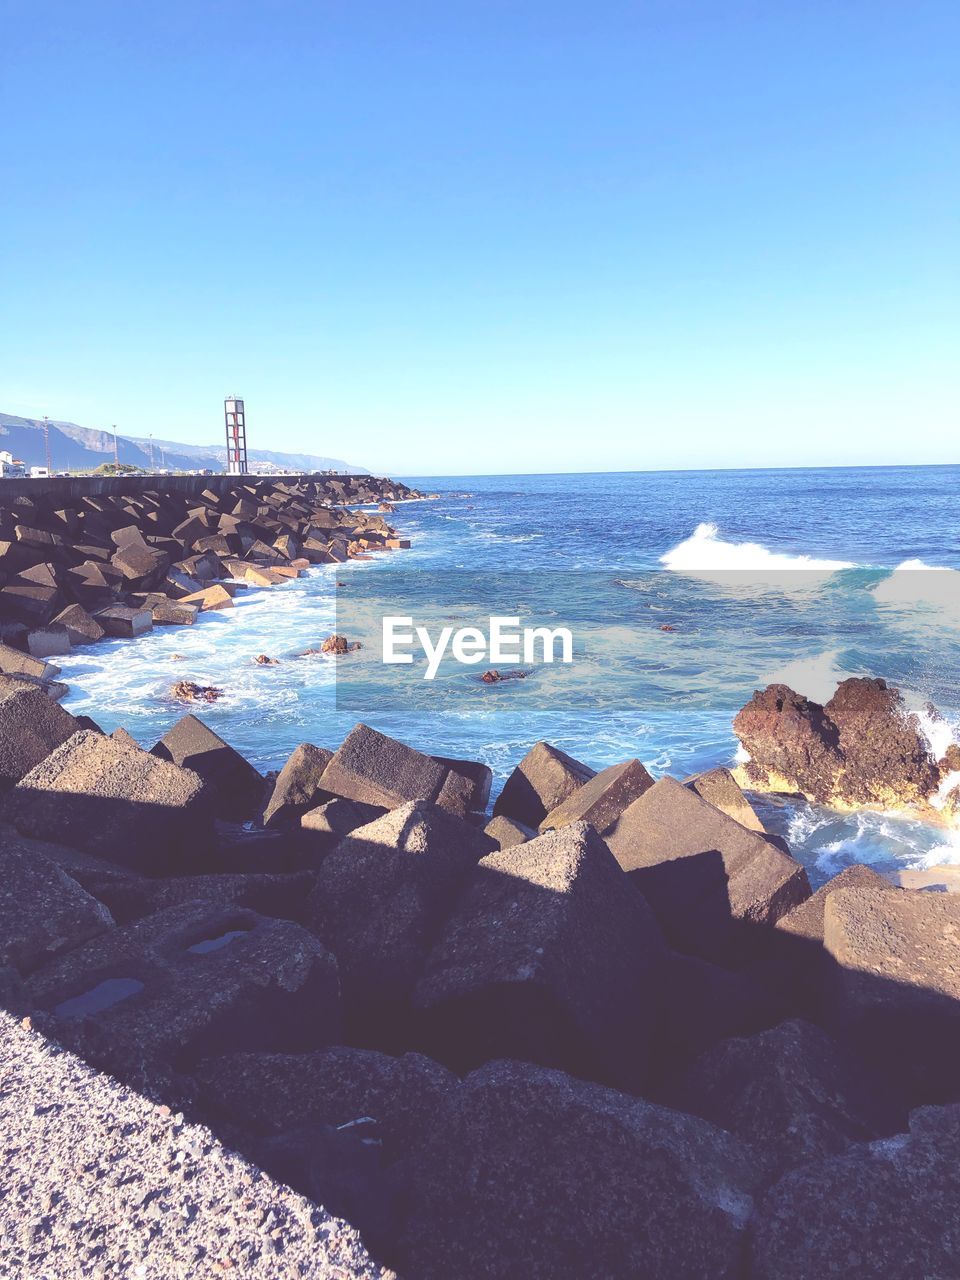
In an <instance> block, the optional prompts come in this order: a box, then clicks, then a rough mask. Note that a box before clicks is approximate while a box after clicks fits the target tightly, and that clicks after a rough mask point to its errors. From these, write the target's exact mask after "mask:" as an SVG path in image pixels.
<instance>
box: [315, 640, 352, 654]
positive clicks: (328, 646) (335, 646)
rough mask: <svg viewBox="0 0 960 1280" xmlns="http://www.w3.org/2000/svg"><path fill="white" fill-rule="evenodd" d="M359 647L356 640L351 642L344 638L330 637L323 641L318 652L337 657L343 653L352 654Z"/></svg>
mask: <svg viewBox="0 0 960 1280" xmlns="http://www.w3.org/2000/svg"><path fill="white" fill-rule="evenodd" d="M360 647H361V646H360V642H359V641H358V640H355V641H353V642H351V641H349V640H348V639H347V637H346V636H341V635H332V636H327V638H326V640H324V642H323V644H322V645H321V646H320V652H321V653H333V654H338V655H339V654H344V653H353V652H354V651H355V650H357V649H359V648H360Z"/></svg>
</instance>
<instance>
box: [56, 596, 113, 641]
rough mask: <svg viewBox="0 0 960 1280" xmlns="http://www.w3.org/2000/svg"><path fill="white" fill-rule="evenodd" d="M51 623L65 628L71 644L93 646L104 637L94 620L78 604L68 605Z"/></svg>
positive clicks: (101, 628) (99, 626)
mask: <svg viewBox="0 0 960 1280" xmlns="http://www.w3.org/2000/svg"><path fill="white" fill-rule="evenodd" d="M53 621H54V622H55V623H57V622H58V623H60V625H61V626H63V627H66V629H67V635H68V636H69V637H70V643H71V644H95V643H96V642H97V641H98V640H102V639H103V637H104V636H105V635H106V632H105V631H104V629H103V627H101V625H100V623H99V622H97V620H96V618H94V617H92V616H91V614H89V613H88V612H87V611H86V609H84V607H83V606H82V605H79V604H68V605H67V607H66V608H65V609H63V610H61V612H60V613H58V614H57V616H56V617H55V618H54V620H53Z"/></svg>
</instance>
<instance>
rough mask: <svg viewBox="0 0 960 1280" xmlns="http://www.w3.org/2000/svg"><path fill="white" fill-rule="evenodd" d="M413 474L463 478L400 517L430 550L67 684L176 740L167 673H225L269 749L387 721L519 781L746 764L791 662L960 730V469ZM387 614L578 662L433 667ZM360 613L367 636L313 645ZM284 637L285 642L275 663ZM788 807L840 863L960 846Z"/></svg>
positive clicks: (238, 705) (228, 733)
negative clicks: (543, 626) (537, 758)
mask: <svg viewBox="0 0 960 1280" xmlns="http://www.w3.org/2000/svg"><path fill="white" fill-rule="evenodd" d="M403 478H404V479H407V480H409V481H410V482H411V483H413V484H415V485H417V486H418V487H419V488H421V489H425V490H429V491H437V492H440V494H441V498H440V500H439V501H433V502H427V501H424V502H414V503H407V504H403V505H401V506H399V507H398V508H397V512H396V514H395V516H394V517H392V519H393V522H394V523H395V524H396V525H397V526H398V527H399V528H400V530H401V532H402V533H403V534H404V535H409V536H410V537H411V538H412V539H413V547H412V549H411V550H410V551H407V552H401V553H392V554H388V555H382V556H379V557H378V558H376V559H374V560H371V561H367V562H356V563H352V564H349V565H346V566H339V567H333V568H327V567H323V568H317V569H314V570H311V572H310V573H309V575H308V576H306V577H304V578H302V579H300V580H299V581H296V582H292V583H289V584H287V585H285V586H282V587H276V588H273V589H271V590H269V591H250V592H248V593H245V594H244V595H243V597H242V598H238V607H237V608H235V609H234V610H232V611H230V612H228V613H225V614H218V615H206V616H205V617H204V618H203V619H202V621H201V622H200V623H199V624H198V625H197V626H195V627H193V628H165V629H158V630H157V631H155V632H154V633H153V634H152V635H151V636H148V637H146V638H144V639H142V640H140V641H137V642H136V643H133V644H128V643H124V642H120V641H109V642H106V643H104V644H102V645H99V646H96V647H95V648H92V649H86V650H81V651H79V652H78V653H76V654H75V655H73V656H71V657H70V658H69V659H67V660H65V661H64V663H63V667H64V678H66V679H67V680H68V681H69V682H70V684H71V690H72V692H71V695H70V698H69V700H68V702H67V704H66V705H68V706H69V707H70V709H71V710H73V711H75V712H81V711H83V712H86V713H88V714H90V715H93V716H94V717H95V718H96V719H97V720H98V721H99V722H100V723H101V724H102V725H103V726H104V727H105V728H107V729H111V728H113V727H115V726H116V725H118V724H123V725H125V726H126V727H127V728H128V729H130V731H131V732H132V733H133V734H134V736H135V737H137V738H138V739H139V740H140V741H141V742H143V743H144V744H145V745H151V744H152V742H153V741H155V740H156V738H157V737H159V736H160V735H161V734H162V733H163V732H164V731H165V729H166V728H167V727H169V725H170V724H171V723H172V722H173V721H174V720H176V719H177V717H178V716H179V715H180V714H182V712H183V708H182V707H180V706H179V705H177V704H175V703H173V702H171V701H170V700H169V698H168V696H167V693H168V690H169V687H170V685H171V683H172V682H173V681H174V680H176V679H181V678H186V679H191V680H196V681H198V682H199V683H203V684H216V685H219V686H222V687H223V688H224V689H225V691H226V693H225V697H224V698H223V699H222V700H221V701H220V702H217V703H215V704H211V705H209V706H204V707H203V709H202V712H201V714H202V715H203V716H204V718H205V719H207V720H208V721H209V722H210V724H211V725H212V726H213V727H214V728H215V729H216V730H217V731H218V732H219V733H221V734H222V735H223V736H224V737H225V738H226V739H228V740H229V741H230V742H232V743H233V744H234V745H235V746H237V748H238V749H239V750H241V751H243V752H244V753H245V754H246V755H248V756H249V758H250V759H251V760H253V761H254V763H255V764H257V765H258V766H259V767H260V768H262V769H268V768H276V767H279V765H280V764H281V763H282V762H283V759H284V758H285V756H286V755H287V754H288V753H289V751H290V750H291V749H292V748H293V747H294V746H295V745H296V744H297V743H298V742H301V741H305V740H306V741H313V742H316V743H320V744H324V745H331V746H334V745H336V743H337V742H338V741H339V740H340V739H341V738H342V737H343V735H344V734H345V733H346V731H347V730H348V729H349V728H350V726H351V725H352V724H353V723H355V722H356V720H358V719H363V720H365V721H367V722H368V723H371V724H373V725H375V726H376V727H377V728H380V729H382V730H383V731H384V732H387V733H392V734H395V735H396V736H398V737H401V738H403V739H404V740H406V741H408V742H410V743H411V744H412V745H414V746H417V747H420V748H422V749H427V750H430V751H433V752H435V753H437V754H446V755H463V756H472V757H476V758H479V759H483V760H485V761H486V762H487V763H489V764H490V765H491V767H492V768H493V770H494V773H495V776H496V779H497V785H499V784H500V783H502V780H503V778H504V777H505V776H506V774H507V773H508V772H509V769H510V768H511V767H512V765H513V764H514V763H515V762H516V760H517V759H518V758H519V756H520V755H522V754H523V752H524V751H525V750H526V749H527V748H528V747H529V745H530V744H531V743H532V742H533V741H535V740H536V739H537V738H546V739H548V740H549V741H552V742H554V743H556V744H557V745H559V746H562V747H563V748H564V749H566V750H568V751H570V752H572V753H573V754H574V755H576V756H578V757H580V758H582V759H584V760H585V761H587V762H588V763H589V764H591V765H593V766H594V767H602V766H604V765H606V764H610V763H613V762H614V761H616V760H619V759H623V758H625V757H626V756H630V755H639V756H640V757H641V759H643V760H644V762H645V763H646V764H647V765H648V767H650V768H651V770H652V771H653V772H655V773H663V772H670V773H674V774H676V775H678V776H682V775H684V774H686V773H688V772H691V771H693V770H695V769H699V768H703V767H707V766H710V765H714V764H718V763H731V762H732V761H733V760H734V758H735V755H736V750H737V743H736V740H735V738H734V737H733V734H732V731H731V728H730V724H731V720H732V718H733V716H734V714H735V713H736V711H737V710H738V708H739V707H740V706H741V705H742V704H743V702H744V701H746V700H747V699H748V698H749V696H750V694H751V693H752V692H753V690H754V689H756V688H761V687H763V685H765V684H767V683H769V682H770V681H771V680H772V679H775V678H776V679H785V680H786V681H787V682H788V683H791V684H793V685H794V687H797V688H799V689H801V691H802V692H805V693H807V694H808V695H809V696H811V697H815V698H817V699H820V700H824V699H826V698H827V697H829V695H830V693H831V692H832V689H833V687H834V686H835V684H836V682H837V680H838V679H841V678H843V676H844V675H847V674H854V675H861V674H864V675H878V676H883V677H885V678H886V679H887V680H888V681H890V682H891V683H895V684H897V685H899V686H901V687H902V688H904V689H905V690H906V691H907V692H908V694H909V696H910V699H911V705H913V706H915V708H916V709H917V711H918V713H920V714H921V716H922V717H923V719H924V723H925V724H926V725H927V727H928V730H929V732H930V734H931V736H932V737H933V738H934V739H935V740H937V741H942V740H946V738H947V737H949V736H950V734H951V732H955V726H956V723H957V721H958V720H960V483H958V482H960V468H957V467H923V468H907V467H905V468H871V469H832V470H803V471H751V472H734V471H730V472H674V473H635V474H610V475H602V474H597V475H584V476H568V475H563V476H559V475H558V476H551V475H544V476H517V477H510V476H497V477H458V478H456V479H443V478H442V477H403ZM338 582H339V583H342V584H344V585H342V586H340V587H339V588H338V587H337V585H336V584H337V583H338ZM338 597H339V600H338ZM338 605H339V610H338ZM383 612H390V613H403V614H407V615H410V616H414V617H415V618H416V620H417V621H418V622H420V621H422V622H424V623H425V624H426V623H431V624H436V625H440V624H442V623H449V624H450V625H455V626H463V625H467V624H475V623H482V622H484V621H485V619H486V617H487V615H488V614H489V613H502V614H510V615H517V616H520V617H521V618H522V620H523V622H524V624H526V623H528V622H529V623H536V624H539V623H549V624H550V625H551V626H557V625H567V626H568V627H569V628H570V629H571V631H572V632H573V634H574V637H575V655H574V658H575V660H574V662H573V663H572V664H571V665H570V666H559V665H555V666H552V667H537V668H536V669H533V670H531V672H530V674H529V676H528V678H527V679H525V680H522V681H521V680H517V681H510V682H504V683H502V684H499V685H485V684H483V683H482V682H480V681H479V679H478V674H479V671H481V670H482V669H483V666H482V665H481V666H479V667H469V668H468V667H463V666H461V665H459V664H456V663H452V662H449V661H448V662H446V663H444V664H443V666H442V667H441V670H440V672H439V674H438V676H437V679H436V680H434V681H424V680H423V679H422V674H423V663H422V662H418V663H415V664H413V665H412V666H410V667H385V666H383V664H382V663H381V662H380V656H379V653H378V646H377V635H376V634H375V632H376V630H377V628H378V626H379V621H378V620H379V616H380V614H381V613H383ZM335 625H337V626H339V629H340V630H343V631H345V632H347V634H348V635H349V636H350V637H351V638H360V639H362V640H363V642H364V648H363V649H362V650H361V651H360V653H358V654H354V655H351V656H350V657H348V658H345V659H340V660H334V659H331V658H329V657H326V656H314V657H296V656H295V655H296V654H298V653H300V652H302V651H303V650H304V649H306V648H310V647H316V646H317V645H318V644H319V642H320V641H321V640H322V639H323V637H324V636H325V635H327V634H328V633H329V632H330V631H331V630H333V629H334V626H335ZM664 627H669V628H671V629H670V630H663V629H662V628H664ZM258 653H267V654H268V655H270V656H276V657H278V658H280V659H281V661H280V664H279V665H278V666H275V667H261V666H257V665H256V664H255V663H254V662H253V658H254V656H255V655H256V654H258ZM175 654H179V655H182V657H181V660H175V659H174V655H175ZM521 665H522V664H521ZM338 671H339V673H340V674H339V680H338V678H337V672H338ZM338 685H339V687H338ZM930 702H932V703H933V704H934V705H935V706H936V707H937V708H938V709H939V711H940V712H941V713H942V714H943V716H944V717H945V719H944V720H943V721H939V722H938V721H937V720H936V719H934V718H933V717H931V715H930V713H929V709H928V706H927V704H928V703H930ZM764 814H765V818H766V820H767V821H768V823H769V825H770V826H771V827H772V828H773V829H775V830H777V831H779V832H780V833H781V834H784V835H785V836H786V837H787V838H788V839H789V840H790V841H791V844H792V846H793V847H794V850H795V852H796V853H797V854H798V856H800V857H802V858H803V859H804V860H805V861H806V862H807V863H808V865H809V866H810V868H811V872H812V874H813V876H814V878H815V879H822V878H823V877H824V876H826V875H827V874H830V873H832V872H833V871H835V870H837V869H839V868H841V867H842V866H844V865H846V864H848V863H849V862H852V861H870V862H873V863H875V864H877V865H879V866H892V865H910V866H916V865H924V864H928V863H934V862H938V861H949V860H960V841H958V839H957V837H956V835H955V833H949V832H945V831H943V830H938V829H934V828H929V827H924V826H922V825H921V824H918V823H915V822H912V821H908V820H904V819H902V818H896V817H892V816H889V815H882V814H862V815H858V816H856V817H850V816H840V815H837V814H833V813H831V812H829V811H826V810H822V809H818V808H815V807H813V806H807V805H800V806H796V805H789V806H787V805H772V804H769V803H767V804H766V805H765V809H764Z"/></svg>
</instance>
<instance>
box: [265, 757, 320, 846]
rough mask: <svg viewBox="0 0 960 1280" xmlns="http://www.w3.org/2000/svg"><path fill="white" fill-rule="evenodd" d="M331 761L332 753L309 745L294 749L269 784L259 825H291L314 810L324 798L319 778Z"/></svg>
mask: <svg viewBox="0 0 960 1280" xmlns="http://www.w3.org/2000/svg"><path fill="white" fill-rule="evenodd" d="M332 758H333V752H332V751H328V750H327V749H326V748H325V747H315V746H313V744H312V743H310V742H302V743H301V744H300V746H299V747H296V748H295V749H294V750H293V751H292V752H291V754H290V755H289V756H288V757H287V762H286V764H285V765H284V766H283V768H282V769H281V770H280V772H279V774H278V775H277V778H276V781H275V782H274V784H273V789H272V791H271V792H270V798H269V799H268V801H267V804H266V807H265V808H264V811H263V819H262V821H263V825H264V826H265V827H275V826H284V825H292V824H295V823H296V822H297V820H298V819H299V818H300V817H301V816H302V815H303V814H304V813H306V812H307V810H308V809H311V808H313V807H315V806H316V805H317V804H318V803H319V802H320V799H321V798H324V797H325V793H324V792H323V791H322V790H321V787H320V778H321V776H322V774H323V771H324V769H326V767H327V765H328V764H329V763H330V761H331V760H332Z"/></svg>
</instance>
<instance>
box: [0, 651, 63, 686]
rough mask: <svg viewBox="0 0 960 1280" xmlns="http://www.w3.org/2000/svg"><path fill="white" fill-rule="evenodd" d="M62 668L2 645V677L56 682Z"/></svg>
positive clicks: (0, 656) (0, 655)
mask: <svg viewBox="0 0 960 1280" xmlns="http://www.w3.org/2000/svg"><path fill="white" fill-rule="evenodd" d="M59 674H60V668H59V667H58V666H55V665H54V663H52V662H44V660H43V659H42V658H34V657H32V656H31V655H30V654H29V653H24V652H22V651H21V650H20V649H13V648H11V646H10V645H8V644H0V675H5V676H32V677H33V679H35V680H56V678H57V676H58V675H59Z"/></svg>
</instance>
